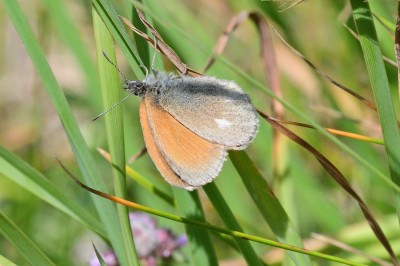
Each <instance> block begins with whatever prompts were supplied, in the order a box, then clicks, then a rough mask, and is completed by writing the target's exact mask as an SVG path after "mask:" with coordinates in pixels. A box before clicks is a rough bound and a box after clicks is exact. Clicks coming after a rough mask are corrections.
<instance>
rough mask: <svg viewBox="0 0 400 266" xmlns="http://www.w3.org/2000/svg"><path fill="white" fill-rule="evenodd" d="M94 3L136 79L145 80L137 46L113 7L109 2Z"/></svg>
mask: <svg viewBox="0 0 400 266" xmlns="http://www.w3.org/2000/svg"><path fill="white" fill-rule="evenodd" d="M92 3H93V5H94V7H95V8H96V11H97V12H98V14H99V16H100V17H101V19H102V20H103V22H104V24H106V26H107V28H108V30H109V31H110V33H111V35H112V36H113V38H114V40H115V41H116V42H117V43H118V46H119V48H120V49H121V51H122V53H123V54H124V55H125V58H126V60H127V61H128V63H129V65H130V67H131V68H132V70H133V72H134V73H135V75H136V77H137V78H138V79H143V78H144V74H143V69H141V68H140V65H143V62H142V60H141V57H140V56H139V54H138V51H137V48H136V46H135V45H134V44H133V43H132V41H131V39H130V37H129V35H128V33H127V32H126V30H125V28H124V26H123V25H122V22H121V20H120V19H119V17H118V14H117V12H116V11H115V9H114V8H113V6H112V5H111V4H110V2H109V1H107V0H93V1H92Z"/></svg>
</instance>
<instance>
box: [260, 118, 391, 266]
mask: <svg viewBox="0 0 400 266" xmlns="http://www.w3.org/2000/svg"><path fill="white" fill-rule="evenodd" d="M259 113H260V112H259ZM260 114H261V116H262V117H264V118H265V119H266V120H267V121H268V123H270V124H271V125H272V126H274V127H275V128H276V129H278V130H279V131H280V132H281V133H283V134H285V135H286V136H287V137H289V138H290V139H292V140H293V141H295V142H296V143H297V144H299V145H300V146H302V147H303V148H305V149H307V150H308V151H310V152H311V153H312V154H313V155H314V156H315V158H316V159H317V160H318V162H319V163H320V164H321V165H322V166H323V167H324V168H325V170H326V171H327V172H328V173H329V175H330V176H331V177H332V178H333V180H335V182H336V183H338V184H339V185H340V186H341V187H342V188H343V189H344V190H345V191H346V192H347V193H348V194H349V195H350V196H352V197H353V198H354V199H355V200H356V201H357V204H358V205H359V207H360V209H361V211H362V212H363V215H364V217H365V218H366V219H367V221H368V223H369V225H370V227H371V229H372V231H373V232H374V234H375V236H376V238H377V239H378V240H379V241H380V243H382V246H383V247H384V248H385V249H386V250H387V251H388V253H389V255H391V257H392V255H394V252H393V249H392V247H391V245H390V243H389V241H388V239H387V238H386V236H385V234H384V233H383V230H382V229H381V227H380V226H379V224H378V222H377V221H376V219H375V217H374V216H373V215H372V213H371V211H370V210H369V208H368V206H367V204H366V203H365V202H364V201H363V200H362V198H361V197H360V196H359V195H358V194H357V192H356V191H355V190H354V189H353V188H352V187H351V185H350V183H349V182H348V181H347V179H346V178H345V177H344V176H343V174H342V173H341V172H340V171H339V169H337V168H336V167H335V166H334V165H333V164H332V163H331V162H330V161H329V160H328V159H327V158H326V157H325V156H324V155H322V154H321V153H320V152H318V151H317V150H316V149H315V148H314V147H312V146H311V145H310V144H309V143H307V142H306V141H305V140H303V139H302V138H300V137H299V136H297V135H296V134H295V133H293V132H291V131H289V130H288V129H286V128H285V127H283V126H282V125H280V124H279V123H278V122H276V121H275V120H274V119H272V120H270V119H269V118H268V116H267V115H265V114H263V113H260ZM392 260H393V258H392ZM393 262H394V263H395V264H396V260H394V261H393Z"/></svg>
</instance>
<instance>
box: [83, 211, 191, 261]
mask: <svg viewBox="0 0 400 266" xmlns="http://www.w3.org/2000/svg"><path fill="white" fill-rule="evenodd" d="M129 219H130V221H131V228H132V233H133V236H134V239H135V247H136V252H137V254H138V256H139V258H140V259H141V260H142V261H143V262H145V265H147V266H155V265H156V264H157V263H156V262H157V259H160V260H163V259H164V260H165V259H170V258H171V257H172V255H173V253H174V252H176V251H178V250H179V249H180V248H181V247H182V246H184V245H186V244H187V238H186V236H185V235H182V236H179V237H177V236H176V235H175V234H174V233H172V231H171V230H169V229H166V228H157V222H156V220H154V219H153V218H151V217H150V216H149V215H147V214H145V213H141V212H131V213H129ZM102 257H103V259H104V261H105V262H106V264H107V265H108V266H117V265H118V260H117V258H116V256H115V254H114V253H113V252H112V251H107V252H105V253H103V254H102ZM98 265H100V263H99V261H98V259H97V257H96V256H95V257H94V258H92V259H91V260H90V266H98Z"/></svg>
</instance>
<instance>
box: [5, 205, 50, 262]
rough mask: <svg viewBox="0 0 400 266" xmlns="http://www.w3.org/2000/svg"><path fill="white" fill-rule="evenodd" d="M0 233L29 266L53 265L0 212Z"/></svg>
mask: <svg viewBox="0 0 400 266" xmlns="http://www.w3.org/2000/svg"><path fill="white" fill-rule="evenodd" d="M0 232H1V234H3V235H4V236H5V237H6V238H7V239H8V240H9V241H11V242H12V243H13V244H14V245H15V247H16V248H17V249H18V251H19V252H20V253H21V255H22V256H23V257H24V258H25V259H26V260H27V261H28V262H29V263H30V264H31V265H43V266H44V265H55V264H54V263H53V262H52V261H51V260H50V259H49V258H48V257H47V256H46V255H45V254H44V253H43V251H41V250H40V249H39V248H38V247H37V246H36V245H35V244H34V243H33V242H32V240H30V239H29V238H28V237H27V236H26V235H25V234H24V233H23V232H22V231H21V230H20V229H19V228H18V227H17V226H16V225H15V224H14V223H13V222H11V221H10V219H8V218H7V216H5V214H4V213H3V212H2V211H0Z"/></svg>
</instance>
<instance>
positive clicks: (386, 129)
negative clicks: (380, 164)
mask: <svg viewBox="0 0 400 266" xmlns="http://www.w3.org/2000/svg"><path fill="white" fill-rule="evenodd" d="M350 2H351V5H352V9H353V18H354V21H355V24H356V27H357V32H358V36H359V39H360V44H361V48H362V51H363V55H364V59H365V63H366V67H367V71H368V75H369V78H370V82H371V87H372V90H373V93H374V98H375V103H376V105H377V108H378V115H379V119H380V122H381V127H382V133H383V139H384V142H385V150H386V155H387V159H388V164H389V169H390V177H391V179H392V180H393V182H395V183H396V184H397V185H400V136H399V129H398V125H397V119H396V114H395V110H394V106H393V99H392V97H391V95H390V88H389V81H388V77H387V74H386V69H385V65H384V62H383V59H382V52H381V49H380V48H379V43H378V39H377V35H376V31H375V26H374V22H373V18H372V15H371V11H370V8H369V3H368V2H367V1H356V0H351V1H350ZM395 197H396V209H397V214H398V216H399V219H400V193H398V192H396V191H395Z"/></svg>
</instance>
